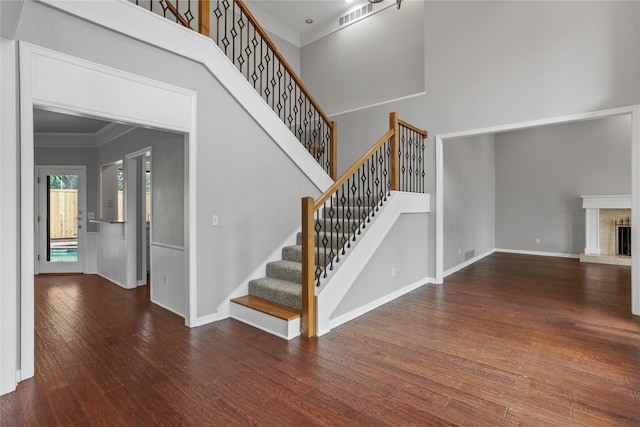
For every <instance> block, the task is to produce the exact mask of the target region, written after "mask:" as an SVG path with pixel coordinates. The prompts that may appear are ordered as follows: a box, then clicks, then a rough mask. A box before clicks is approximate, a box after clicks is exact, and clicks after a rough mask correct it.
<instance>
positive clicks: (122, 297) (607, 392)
mask: <svg viewBox="0 0 640 427" xmlns="http://www.w3.org/2000/svg"><path fill="white" fill-rule="evenodd" d="M35 295H36V307H35V308H36V341H35V345H36V376H35V377H34V378H32V379H30V380H27V381H24V382H22V383H20V384H19V385H18V388H17V390H16V391H15V392H13V393H10V394H8V395H5V396H3V397H2V398H0V403H1V408H2V413H1V417H2V418H1V424H2V425H3V426H11V425H43V426H55V425H62V426H71V425H96V426H97V425H100V426H118V425H131V426H145V425H149V426H155V425H174V426H175V425H198V426H210V425H211V426H213V425H254V424H257V425H266V426H284V425H291V426H307V425H361V426H377V425H395V426H399V425H403V426H404V425H422V426H430V425H481V426H485V425H487V426H490V425H491V426H493V425H496V426H512V425H513V426H515V425H539V426H565V425H567V426H568V425H579V426H584V425H591V426H626V425H635V426H638V425H640V318H634V317H633V316H631V314H630V269H629V267H619V266H608V265H595V264H580V263H579V262H578V261H577V260H573V259H560V258H546V257H533V256H522V255H508V254H494V255H492V256H490V257H487V258H485V259H484V260H482V261H480V262H478V263H476V264H474V265H472V266H470V267H468V268H466V269H464V270H462V271H460V272H458V273H456V274H453V275H451V276H449V277H448V278H447V279H446V282H445V284H444V285H427V286H424V287H422V288H420V289H418V290H416V291H414V292H412V293H410V294H407V295H405V296H404V297H401V298H399V299H397V300H396V301H394V302H392V303H389V304H386V305H385V306H383V307H381V308H379V309H377V310H374V311H373V312H371V313H369V314H366V315H364V316H362V317H360V318H359V319H357V320H355V321H352V322H350V323H348V324H346V325H343V326H342V327H339V328H336V329H335V330H334V331H332V332H331V333H330V334H328V335H326V336H324V337H320V338H318V339H309V340H307V339H294V340H292V341H290V342H286V341H284V340H282V339H279V338H276V337H273V336H270V335H268V334H266V333H263V332H261V331H258V330H256V329H254V328H252V327H250V326H247V325H244V324H242V323H240V322H237V321H235V320H231V319H228V320H223V321H220V322H216V323H214V324H211V325H207V326H203V327H200V328H195V329H191V330H190V329H188V328H186V327H185V326H184V324H183V319H181V318H179V317H177V316H175V315H173V314H171V313H169V312H167V311H165V310H163V309H162V308H160V307H157V306H154V305H152V304H150V303H149V295H148V289H147V287H144V288H139V289H137V290H133V291H127V290H124V289H121V288H119V287H118V286H116V285H113V284H110V283H109V282H107V281H105V280H103V279H101V278H99V277H96V276H68V277H64V276H42V277H38V278H37V279H36V292H35Z"/></svg>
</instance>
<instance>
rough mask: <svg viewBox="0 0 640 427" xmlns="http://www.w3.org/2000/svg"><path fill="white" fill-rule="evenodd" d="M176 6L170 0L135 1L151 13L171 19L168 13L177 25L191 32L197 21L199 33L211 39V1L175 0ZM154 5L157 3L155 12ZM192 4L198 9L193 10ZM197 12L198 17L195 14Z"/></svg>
mask: <svg viewBox="0 0 640 427" xmlns="http://www.w3.org/2000/svg"><path fill="white" fill-rule="evenodd" d="M173 1H175V4H174V3H173V2H172V1H170V0H157V1H156V2H154V0H135V3H136V4H137V5H138V6H141V7H144V8H145V9H149V10H150V11H151V12H156V13H158V14H161V15H162V16H164V17H165V18H167V19H169V16H167V12H168V13H170V14H171V16H172V18H171V19H175V20H176V22H177V23H179V24H181V25H182V26H184V27H187V28H189V29H191V30H193V29H194V28H193V27H192V26H191V23H192V22H193V21H194V20H196V21H197V24H198V32H199V33H200V34H202V35H205V36H207V37H209V22H210V19H209V16H210V14H209V10H210V0H173ZM154 3H157V4H156V6H155V8H156V10H154V9H153V8H154ZM192 3H197V8H196V7H194V8H193V9H192V7H191V6H192ZM195 11H197V15H196V14H194V12H195Z"/></svg>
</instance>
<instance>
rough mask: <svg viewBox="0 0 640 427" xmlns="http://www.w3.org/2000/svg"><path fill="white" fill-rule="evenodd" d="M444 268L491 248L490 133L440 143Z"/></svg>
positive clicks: (493, 226)
mask: <svg viewBox="0 0 640 427" xmlns="http://www.w3.org/2000/svg"><path fill="white" fill-rule="evenodd" d="M443 174H444V179H443V183H444V218H443V221H444V234H445V237H446V239H445V242H444V254H443V257H444V258H443V259H444V269H445V270H448V269H450V268H452V267H455V266H457V265H460V264H462V263H464V262H465V261H469V260H470V259H473V258H475V257H476V256H480V255H482V254H485V253H487V252H488V251H492V250H493V249H494V248H495V229H496V212H495V210H496V207H495V206H496V204H495V202H496V168H495V141H494V136H493V135H482V136H477V137H468V138H459V139H454V140H448V141H447V142H446V144H445V145H444V170H443Z"/></svg>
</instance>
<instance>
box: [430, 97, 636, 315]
mask: <svg viewBox="0 0 640 427" xmlns="http://www.w3.org/2000/svg"><path fill="white" fill-rule="evenodd" d="M627 114H629V115H631V200H632V208H631V222H632V223H633V224H640V105H631V106H628V107H620V108H613V109H609V110H600V111H594V112H589V113H581V114H572V115H568V116H561V117H552V118H549V119H542V120H533V121H530V122H521V123H513V124H509V125H503V126H492V127H487V128H481V129H473V130H467V131H462V132H452V133H445V134H440V135H436V143H435V145H436V147H435V148H436V283H442V282H443V279H444V204H443V202H444V197H445V196H444V182H443V181H444V143H445V142H446V141H447V140H450V139H454V138H461V137H467V136H477V135H486V134H493V133H499V132H508V131H515V130H522V129H530V128H534V127H540V126H549V125H556V124H562V123H573V122H580V121H585V120H594V119H600V118H605V117H613V116H620V115H627ZM631 233H632V237H631V239H632V241H636V242H640V227H632V229H631ZM631 312H632V313H633V314H635V315H637V316H640V254H639V253H638V251H634V252H632V256H631Z"/></svg>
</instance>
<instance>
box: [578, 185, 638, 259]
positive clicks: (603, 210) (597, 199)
mask: <svg viewBox="0 0 640 427" xmlns="http://www.w3.org/2000/svg"><path fill="white" fill-rule="evenodd" d="M581 197H582V207H583V209H585V227H586V228H585V231H586V232H585V246H586V247H585V249H584V253H582V254H580V261H582V262H596V263H602V264H619V265H631V257H628V256H616V254H615V235H614V233H615V227H614V225H613V221H614V220H618V221H619V220H621V219H624V220H629V219H630V218H631V196H630V195H602V196H581Z"/></svg>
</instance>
